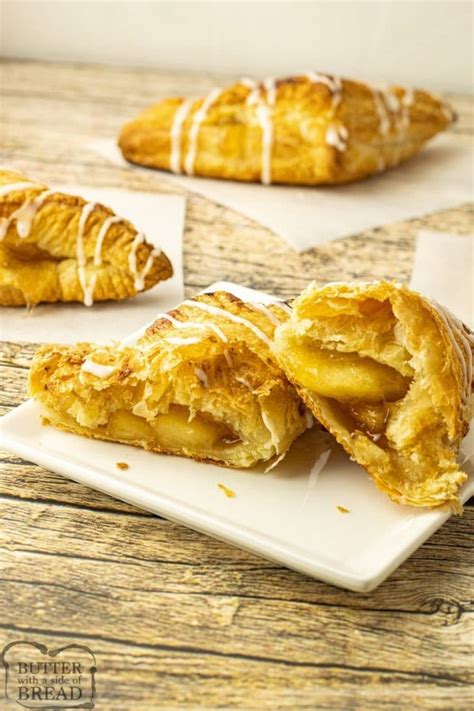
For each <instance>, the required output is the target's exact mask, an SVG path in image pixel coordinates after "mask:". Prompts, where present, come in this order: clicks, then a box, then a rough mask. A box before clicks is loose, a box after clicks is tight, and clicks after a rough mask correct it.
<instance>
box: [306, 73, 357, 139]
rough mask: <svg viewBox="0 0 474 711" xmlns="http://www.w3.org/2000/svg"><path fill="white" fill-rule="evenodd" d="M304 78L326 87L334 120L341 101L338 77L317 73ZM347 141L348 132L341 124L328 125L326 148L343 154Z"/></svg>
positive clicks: (308, 74) (340, 83)
mask: <svg viewBox="0 0 474 711" xmlns="http://www.w3.org/2000/svg"><path fill="white" fill-rule="evenodd" d="M305 77H306V78H307V79H309V81H311V82H313V83H314V84H324V85H325V86H327V87H328V89H329V91H330V92H331V95H332V100H331V116H332V118H334V116H335V115H336V109H337V107H338V106H339V104H340V103H341V101H342V88H343V87H342V81H341V79H340V78H339V77H331V76H328V75H327V74H319V72H307V73H306V74H305ZM348 139H349V131H348V130H347V128H346V127H345V126H344V125H342V124H336V123H331V124H329V126H328V128H327V131H326V136H325V140H326V143H327V145H328V146H333V147H334V148H336V149H337V150H338V151H340V152H343V151H345V150H346V148H347V141H348Z"/></svg>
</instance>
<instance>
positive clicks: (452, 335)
mask: <svg viewBox="0 0 474 711" xmlns="http://www.w3.org/2000/svg"><path fill="white" fill-rule="evenodd" d="M429 303H430V304H431V306H432V307H433V308H434V309H435V310H436V312H437V313H438V314H439V315H440V316H441V319H442V320H443V323H444V325H445V326H446V330H447V333H448V337H449V339H450V341H451V343H452V345H453V348H454V350H455V351H456V354H457V356H458V358H459V362H460V364H461V367H462V371H463V378H464V393H463V401H464V403H466V402H467V401H468V400H469V398H470V396H471V390H472V348H471V346H472V345H474V337H473V336H472V335H471V334H466V332H465V330H464V327H463V324H462V322H461V321H460V320H459V319H458V318H457V317H456V316H454V314H452V313H451V312H450V311H448V310H447V309H445V308H444V307H443V306H441V305H440V304H438V303H436V302H435V301H431V302H429ZM458 339H459V341H460V342H461V344H462V347H463V350H464V354H463V352H462V350H461V347H460V345H459V343H458Z"/></svg>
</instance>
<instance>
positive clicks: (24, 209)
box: [8, 190, 55, 239]
mask: <svg viewBox="0 0 474 711" xmlns="http://www.w3.org/2000/svg"><path fill="white" fill-rule="evenodd" d="M54 193H55V191H54V190H44V191H43V192H42V193H40V194H39V195H37V196H36V197H35V198H30V199H29V200H25V202H24V203H23V205H21V207H19V208H18V210H15V212H14V213H12V214H11V215H10V217H9V218H8V221H9V222H12V220H13V219H15V220H16V231H17V234H18V237H20V239H25V237H28V235H29V234H30V231H31V225H32V223H33V220H34V218H35V215H36V212H37V210H38V209H39V208H40V207H41V205H42V204H43V203H44V201H45V200H46V198H48V197H49V196H50V195H54Z"/></svg>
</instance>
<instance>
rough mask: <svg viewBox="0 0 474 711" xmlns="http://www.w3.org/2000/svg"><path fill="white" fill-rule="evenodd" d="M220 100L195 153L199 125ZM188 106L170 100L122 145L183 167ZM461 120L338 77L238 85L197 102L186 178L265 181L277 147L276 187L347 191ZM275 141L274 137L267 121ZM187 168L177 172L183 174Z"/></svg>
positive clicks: (137, 123) (149, 161)
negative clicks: (341, 187)
mask: <svg viewBox="0 0 474 711" xmlns="http://www.w3.org/2000/svg"><path fill="white" fill-rule="evenodd" d="M208 99H211V101H210V104H209V107H208V110H207V111H205V113H204V116H203V117H202V118H203V120H202V123H201V124H200V127H199V131H198V136H197V140H196V147H197V150H196V159H195V161H192V160H191V161H190V163H189V164H188V165H187V159H188V158H189V155H190V153H192V152H193V147H192V144H193V138H192V132H193V122H195V120H196V118H197V117H198V115H199V112H200V111H201V112H202V110H203V105H205V102H206V101H207V100H208ZM185 109H186V106H185V100H184V99H180V98H169V99H164V100H163V101H161V102H160V103H158V104H156V105H155V106H152V107H150V108H149V109H146V110H145V111H144V112H143V113H141V114H140V115H139V116H138V117H137V118H135V119H134V120H133V121H131V122H130V123H128V124H126V125H125V126H124V127H123V129H122V131H121V134H120V137H119V146H120V148H121V150H122V152H123V155H124V157H125V158H126V159H127V160H129V161H131V162H132V163H138V164H140V165H146V166H148V167H154V168H161V169H163V170H170V169H173V138H172V133H173V130H176V118H177V116H178V115H179V111H180V110H185ZM453 120H454V114H453V112H452V111H451V109H450V108H449V107H448V106H447V105H446V104H444V103H443V102H442V101H441V100H439V99H438V98H436V97H434V96H433V95H431V94H429V93H428V92H425V91H421V90H415V91H412V90H408V89H404V88H402V87H398V86H393V87H389V88H384V89H375V88H373V87H370V86H368V85H367V84H363V83H360V82H356V81H350V80H346V79H343V80H339V79H337V78H336V77H331V76H328V75H315V76H314V77H313V78H312V79H311V78H309V77H308V75H302V76H295V77H291V78H288V79H281V80H276V81H275V82H274V84H271V83H269V82H268V81H267V82H266V83H263V84H257V85H255V87H252V86H251V85H247V84H245V83H238V84H235V85H233V86H231V87H228V88H226V89H223V90H222V91H221V92H220V93H218V94H214V95H208V97H206V98H205V99H199V100H196V101H193V102H191V103H190V106H189V110H188V111H187V112H186V111H185V116H183V123H182V129H181V132H180V133H179V132H178V134H177V136H178V144H179V151H178V153H176V152H175V159H176V158H177V159H178V160H177V163H178V166H179V172H190V170H189V168H190V167H192V172H194V173H195V174H196V175H202V176H207V177H213V178H225V179H231V180H242V181H250V182H258V181H259V180H262V179H263V182H265V176H264V172H265V171H264V170H263V166H262V162H265V159H264V156H263V154H264V152H265V149H264V147H263V143H264V142H265V141H271V140H272V138H273V144H272V146H271V150H270V158H269V160H270V162H271V166H270V169H269V178H270V182H274V183H283V184H285V183H286V184H301V185H319V184H337V183H346V182H351V181H354V180H358V179H360V178H364V177H367V176H369V175H372V174H374V173H377V172H380V171H383V170H385V169H387V168H390V167H393V166H395V165H398V164H399V163H400V162H401V161H403V160H406V159H407V158H409V157H411V156H412V155H414V154H415V153H416V152H417V151H418V150H419V149H420V147H421V146H422V145H423V144H424V143H425V142H426V141H427V140H428V139H429V138H431V137H432V136H434V135H435V134H436V133H438V132H439V131H442V130H444V129H445V128H446V127H447V126H449V124H450V123H452V121H453ZM266 121H267V122H268V121H270V123H271V134H272V135H267V136H266V137H265V129H264V125H265V122H266ZM174 169H175V170H177V167H176V166H175V168H174Z"/></svg>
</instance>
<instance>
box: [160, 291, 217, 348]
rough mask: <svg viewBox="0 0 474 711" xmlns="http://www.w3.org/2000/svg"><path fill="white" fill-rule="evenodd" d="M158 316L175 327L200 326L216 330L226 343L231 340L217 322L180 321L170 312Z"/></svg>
mask: <svg viewBox="0 0 474 711" xmlns="http://www.w3.org/2000/svg"><path fill="white" fill-rule="evenodd" d="M193 303H194V302H193ZM156 318H157V319H160V318H164V319H166V320H167V321H169V322H170V323H172V324H173V326H174V327H175V328H198V329H200V330H202V331H214V333H215V334H216V336H218V337H219V338H220V339H221V341H223V342H224V343H228V342H229V339H228V338H227V336H226V335H225V333H223V331H222V330H221V329H220V328H219V326H216V324H215V323H199V322H198V321H178V319H176V318H174V317H173V316H170V314H158V315H157V316H156ZM225 353H227V351H225Z"/></svg>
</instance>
